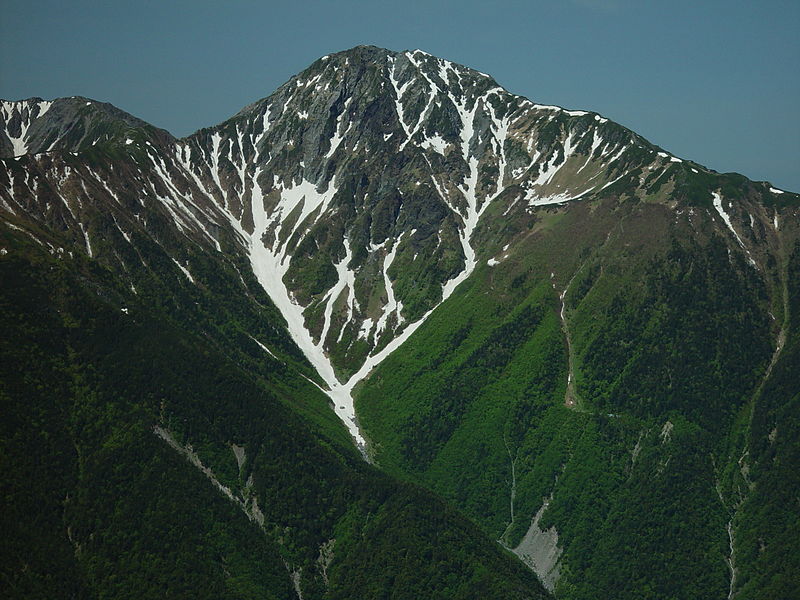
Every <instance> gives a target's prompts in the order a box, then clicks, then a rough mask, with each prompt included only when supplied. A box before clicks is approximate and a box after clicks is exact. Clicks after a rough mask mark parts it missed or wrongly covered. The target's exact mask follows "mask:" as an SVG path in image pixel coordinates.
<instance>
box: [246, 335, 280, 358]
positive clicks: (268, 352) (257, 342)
mask: <svg viewBox="0 0 800 600" xmlns="http://www.w3.org/2000/svg"><path fill="white" fill-rule="evenodd" d="M247 337H249V338H250V339H251V340H253V341H254V342H255V343H256V344H258V346H259V347H260V348H261V349H262V350H263V351H264V352H266V353H267V354H269V355H270V356H271V357H272V358H276V359H277V358H278V357H277V356H275V353H274V352H272V350H270V349H269V348H267V347H266V346H265V345H264V344H262V343H261V342H259V341H258V340H257V339H256V338H254V337H253V336H252V335H248V336H247Z"/></svg>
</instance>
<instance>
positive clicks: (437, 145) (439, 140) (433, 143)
mask: <svg viewBox="0 0 800 600" xmlns="http://www.w3.org/2000/svg"><path fill="white" fill-rule="evenodd" d="M420 146H422V147H423V148H425V149H426V150H429V149H431V148H433V149H434V150H435V151H436V152H438V153H439V154H441V155H442V156H444V151H445V150H446V149H447V142H446V141H445V139H444V138H443V137H442V136H440V135H439V134H438V133H437V134H436V135H434V136H432V137H429V138H425V141H423V142H422V144H420Z"/></svg>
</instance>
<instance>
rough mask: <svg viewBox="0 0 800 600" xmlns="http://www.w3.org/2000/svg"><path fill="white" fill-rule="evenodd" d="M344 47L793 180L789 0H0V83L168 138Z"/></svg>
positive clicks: (794, 31)
mask: <svg viewBox="0 0 800 600" xmlns="http://www.w3.org/2000/svg"><path fill="white" fill-rule="evenodd" d="M359 44H374V45H376V46H381V47H384V48H390V49H392V50H405V49H414V48H421V49H423V50H425V51H427V52H430V53H431V54H434V55H437V56H441V57H442V58H446V59H448V60H452V61H454V62H458V63H462V64H464V65H467V66H470V67H473V68H476V69H478V70H480V71H483V72H485V73H489V74H490V75H492V76H493V77H494V78H495V79H496V80H497V81H498V82H499V83H500V84H501V85H502V86H504V87H505V88H507V89H508V90H509V91H511V92H514V93H517V94H521V95H523V96H527V97H528V98H530V99H531V100H534V101H536V102H540V103H547V104H557V105H560V106H564V107H566V108H580V109H588V110H595V111H598V112H600V113H602V114H603V115H605V116H607V117H610V118H611V119H613V120H615V121H617V122H619V123H621V124H623V125H625V126H627V127H630V128H631V129H633V130H634V131H636V132H638V133H640V134H642V135H643V136H645V137H646V138H648V139H649V140H650V141H652V142H654V143H655V144H658V145H659V146H662V147H663V148H665V149H666V150H668V151H670V152H672V153H674V154H676V155H677V156H680V157H684V158H689V159H692V160H695V161H697V162H699V163H701V164H704V165H706V166H708V167H710V168H712V169H715V170H717V171H723V172H726V171H738V172H740V173H743V174H744V175H747V176H748V177H750V178H751V179H755V180H768V181H771V182H772V183H773V184H774V185H776V186H778V187H781V188H784V189H789V190H792V191H798V192H800V1H798V0H786V1H781V0H760V1H759V0H752V1H738V0H698V1H694V2H690V1H684V0H672V1H663V0H662V1H658V2H656V1H649V0H638V1H637V0H549V1H544V0H541V1H538V0H528V1H522V0H519V1H510V0H497V1H492V0H484V1H483V2H477V1H473V0H462V1H460V2H456V1H440V2H437V1H435V0H428V1H417V0H394V1H391V2H386V1H383V0H364V1H360V0H358V1H357V0H337V1H327V2H322V1H303V0H281V1H262V2H257V1H254V0H251V1H233V0H226V1H223V0H216V1H204V0H195V1H179V0H175V1H170V0H161V1H157V2H151V1H148V0H137V1H135V2H134V1H130V2H128V1H123V0H107V1H104V2H101V1H94V2H90V1H86V0H70V1H68V2H65V1H63V0H60V1H58V2H54V1H50V0H37V1H31V0H0V97H2V98H5V99H7V100H18V99H22V98H28V97H31V96H41V97H43V98H47V99H51V98H55V97H60V96H72V95H81V96H88V97H91V98H94V99H97V100H103V101H107V102H111V103H112V104H115V105H116V106H118V107H120V108H122V109H124V110H126V111H128V112H130V113H132V114H134V115H136V116H138V117H140V118H142V119H145V120H146V121H149V122H150V123H152V124H154V125H157V126H159V127H163V128H165V129H168V130H169V131H170V132H172V133H173V134H175V135H178V136H183V135H187V134H189V133H191V132H192V131H194V130H196V129H199V128H201V127H205V126H209V125H214V124H216V123H218V122H220V121H223V120H224V119H226V118H227V117H229V116H231V115H232V114H234V113H236V112H237V111H238V110H239V109H240V108H241V107H243V106H245V105H246V104H249V103H250V102H252V101H254V100H257V99H259V98H262V97H264V96H267V95H269V94H270V93H271V92H272V91H274V90H275V88H277V87H278V86H279V85H280V84H282V83H283V82H284V81H286V80H287V79H288V78H289V77H291V76H292V75H294V74H295V73H297V72H299V71H301V70H302V69H303V68H305V67H306V66H308V65H309V64H310V63H311V62H313V61H314V60H315V59H317V58H319V57H320V56H322V55H324V54H329V53H331V52H336V51H339V50H344V49H347V48H351V47H353V46H356V45H359Z"/></svg>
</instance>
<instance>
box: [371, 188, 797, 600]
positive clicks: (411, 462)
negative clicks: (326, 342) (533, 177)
mask: <svg viewBox="0 0 800 600" xmlns="http://www.w3.org/2000/svg"><path fill="white" fill-rule="evenodd" d="M612 206H613V205H612V204H610V203H609V202H604V203H595V204H594V206H592V207H591V208H589V209H588V210H586V211H585V212H581V210H579V209H577V208H573V209H572V210H571V211H570V212H569V213H567V214H566V215H565V216H564V217H563V218H561V219H549V220H547V221H545V220H543V221H541V222H540V225H539V227H541V229H539V230H538V231H539V233H538V234H535V235H533V236H530V237H529V238H528V241H527V242H526V244H525V245H524V246H522V247H520V248H518V249H517V253H519V254H524V255H525V259H524V260H515V256H514V255H513V254H512V256H511V257H510V258H508V259H507V260H506V261H504V262H502V263H501V264H500V265H499V266H496V267H494V268H491V269H490V268H483V269H482V270H479V271H478V272H477V273H476V275H475V278H474V279H473V280H471V281H470V282H468V283H466V284H464V285H463V286H462V287H461V288H460V289H459V290H458V291H457V292H456V293H455V294H454V295H453V297H452V298H451V299H449V300H448V302H447V303H445V304H444V305H443V306H442V307H441V309H439V311H437V313H435V314H434V315H432V316H431V317H430V319H429V321H428V322H426V323H425V325H423V327H421V328H420V330H419V331H418V332H417V334H416V335H415V336H414V337H413V338H412V339H411V340H410V341H409V342H408V344H407V345H406V346H404V347H403V348H401V349H400V350H399V351H398V352H397V353H395V354H394V355H392V356H391V357H390V358H388V359H387V360H386V361H385V362H384V363H383V364H382V365H381V366H380V367H379V368H378V369H377V370H376V372H375V373H374V374H373V375H372V377H371V378H370V379H369V380H368V381H367V382H365V384H364V385H363V386H362V388H361V389H360V390H358V396H357V402H358V404H357V406H358V409H359V415H360V417H361V423H362V424H363V425H364V427H365V429H366V432H367V435H368V436H369V438H370V439H371V440H373V451H374V455H375V458H376V461H377V463H378V464H379V465H380V466H382V467H383V468H385V469H386V470H388V471H389V472H391V473H394V474H397V475H398V476H400V477H405V478H407V479H409V480H412V481H416V482H420V483H422V484H424V485H426V486H428V487H430V488H432V489H434V490H435V491H437V492H439V493H440V494H442V495H443V496H444V497H445V498H447V499H449V500H451V501H452V502H454V503H455V505H456V506H458V507H460V508H461V509H462V510H464V511H465V512H466V513H467V514H468V515H469V516H470V517H472V518H473V519H475V520H476V521H477V522H478V523H480V524H481V525H482V526H483V527H484V528H485V529H486V531H487V532H488V533H489V534H490V535H491V536H492V537H494V538H499V539H501V540H502V541H503V543H505V544H506V545H507V546H509V547H514V546H516V545H517V544H518V543H519V541H520V540H521V539H522V536H523V535H524V534H525V532H526V531H527V529H528V527H529V526H530V522H531V518H532V517H533V515H534V514H535V513H536V512H537V511H538V510H539V508H540V507H541V506H542V503H543V501H544V500H545V499H548V500H549V503H548V508H547V509H546V510H545V511H544V514H543V516H542V518H541V520H540V522H539V527H540V528H541V529H547V528H549V527H551V526H553V527H555V528H556V530H557V532H558V536H559V537H558V545H559V547H560V548H561V549H562V550H563V554H562V556H561V560H560V578H559V579H558V583H557V585H556V589H555V592H556V596H557V597H559V598H569V599H589V598H596V597H598V596H600V597H614V598H631V599H633V598H652V599H662V598H663V599H667V598H701V597H703V598H706V597H723V596H725V595H726V594H727V591H728V586H729V584H730V571H729V568H728V565H727V563H726V560H727V558H728V556H729V547H728V543H729V541H728V536H727V532H726V527H727V522H728V519H729V518H730V514H731V513H730V512H729V508H728V507H727V505H726V504H724V503H723V502H722V501H721V500H720V496H719V494H718V486H719V477H720V472H721V470H720V469H721V467H722V465H725V464H727V463H726V462H725V461H726V460H727V459H726V458H725V451H724V450H723V448H725V445H726V444H727V439H728V435H729V433H728V432H729V431H731V430H732V429H733V428H734V426H735V424H736V423H737V422H738V421H737V419H738V418H739V415H740V414H741V413H742V411H743V410H745V409H746V407H747V406H748V404H749V402H750V399H751V397H752V395H753V394H754V393H755V390H756V389H757V387H758V385H759V382H760V381H761V380H762V379H763V377H764V373H765V370H766V367H767V364H768V362H769V357H770V355H771V352H772V341H771V336H772V335H773V334H772V333H771V332H770V321H769V317H768V314H767V311H768V309H769V306H770V301H769V299H768V298H767V293H766V289H765V287H764V283H763V281H762V280H761V279H760V278H759V275H758V273H757V271H756V270H755V269H753V268H752V267H751V266H750V265H749V264H748V263H747V262H746V258H745V257H744V256H743V255H742V254H741V253H738V252H736V253H731V252H729V250H728V248H727V246H726V244H725V242H724V241H723V240H722V239H720V238H719V237H717V236H715V235H710V236H705V237H700V236H696V237H694V238H686V237H683V234H682V232H681V230H680V229H678V228H673V229H672V234H670V235H658V236H653V235H652V230H653V223H654V220H655V221H657V220H658V219H659V218H661V216H660V215H661V213H660V212H659V211H661V210H662V209H661V208H660V207H655V206H652V207H648V206H647V205H631V204H629V205H620V208H617V209H613V210H615V212H616V213H617V214H616V215H615V216H614V218H615V221H616V223H617V225H615V226H614V228H613V229H611V230H610V233H609V234H608V235H606V236H605V237H604V238H600V239H598V240H597V241H592V238H590V237H588V236H587V237H583V236H582V235H581V233H577V232H581V231H586V232H587V233H588V232H589V231H592V232H594V233H592V235H594V234H595V233H601V232H602V223H603V222H604V220H605V219H606V214H608V213H607V212H606V211H607V210H608V209H609V208H611V207H612ZM547 218H548V217H545V219H547ZM584 219H586V220H588V219H592V220H593V222H594V227H593V228H592V229H591V230H590V229H588V228H587V229H582V227H581V226H582V224H583V225H585V221H582V220H584ZM568 231H569V232H576V233H575V234H574V235H573V236H572V237H570V238H569V239H570V242H571V246H565V245H563V243H561V242H560V240H561V239H562V238H563V236H564V235H565V233H566V232H568ZM666 231H669V229H667V230H666ZM584 235H585V234H584ZM539 265H540V266H539ZM795 268H797V267H795ZM551 270H552V271H553V272H554V278H551V276H550V272H551ZM573 274H575V277H574V279H571V277H572V275H573ZM567 283H569V285H568V291H567V294H566V297H565V302H566V310H565V315H566V319H567V327H569V330H570V336H571V339H572V345H573V351H574V353H575V373H574V377H575V379H576V384H577V394H578V397H579V400H580V402H579V407H580V409H579V410H570V409H568V408H566V407H565V406H564V399H565V390H566V379H567V370H566V369H567V348H566V344H565V340H564V332H563V330H562V324H561V321H560V319H559V312H560V308H561V307H560V302H559V300H558V294H559V293H560V291H561V290H563V287H565V286H567ZM554 288H557V289H554ZM792 293H794V294H796V292H794V291H793V292H792ZM786 352H787V354H786V356H785V357H784V358H783V359H782V360H786V361H790V360H793V357H790V352H791V347H790V346H787V351H786ZM779 364H782V363H779ZM794 364H795V365H796V364H797V363H796V360H795V363H794ZM779 372H780V371H779V369H778V367H777V366H776V371H775V379H771V381H774V382H775V385H778V386H780V388H781V389H789V388H790V387H791V386H790V385H789V384H788V383H785V382H784V383H779V382H778V380H777V377H778V373H779ZM770 389H771V388H770V387H765V389H764V392H763V393H764V394H766V393H767V391H768V390H770ZM778 398H779V399H776V402H777V404H776V407H775V409H774V410H780V411H782V412H781V413H780V414H781V415H784V416H785V412H783V411H787V410H791V408H789V407H790V406H791V402H789V403H786V400H785V399H784V397H782V396H779V397H778ZM756 406H759V404H758V403H757V404H756ZM778 406H780V407H781V408H780V409H778V408H777V407H778ZM765 408H766V407H765ZM756 414H759V411H758V409H757V411H756ZM775 420H777V415H772V416H770V421H775ZM764 427H767V425H764ZM770 427H774V426H770ZM781 427H782V425H778V431H779V432H780V431H781ZM788 427H789V426H788V425H787V428H788ZM770 430H771V429H770ZM768 434H769V431H767V432H766V434H764V437H762V438H760V439H762V440H763V439H765V438H768ZM780 435H781V434H780V433H779V434H778V436H780ZM773 437H775V436H774V435H773ZM778 439H780V438H778ZM794 439H796V434H795V433H793V432H791V433H787V435H786V437H785V438H784V440H785V442H784V443H785V444H786V446H783V448H784V450H782V452H784V453H786V454H785V455H786V456H787V458H788V456H790V455H792V454H793V451H792V450H789V446H790V445H791V443H792V442H791V441H790V440H794ZM776 445H777V446H776ZM780 447H781V446H780V443H779V442H775V444H772V448H771V450H770V452H776V451H780V450H777V448H780ZM738 458H739V456H736V457H735V458H734V459H733V460H735V459H738ZM763 464H764V462H760V463H759V465H763ZM791 464H795V462H794V460H793V462H792V463H791ZM762 468H764V467H762ZM766 472H767V473H769V475H770V476H773V477H774V476H777V474H776V473H774V472H773V471H771V470H770V469H767V471H766ZM782 474H783V473H782ZM765 476H766V475H765ZM786 478H787V479H788V480H789V482H788V483H786V484H781V486H782V487H781V488H780V489H783V490H785V492H784V494H783V496H781V497H783V498H784V499H785V498H787V497H789V496H791V492H790V491H789V490H790V489H793V488H792V486H796V485H797V484H796V483H792V482H793V481H794V479H793V477H790V476H786ZM757 489H760V490H761V492H760V493H761V494H770V495H771V494H772V493H773V490H771V489H765V488H757ZM512 490H513V519H512V518H511V516H512V514H511V511H512V507H511V498H512ZM756 496H757V494H755V495H751V496H750V497H749V498H750V499H749V500H748V502H749V503H754V502H755V501H754V500H753V498H754V497H756ZM772 498H773V499H772V500H771V502H772V503H774V502H775V499H774V498H775V497H774V496H772ZM759 499H761V498H759ZM747 506H750V504H745V505H743V507H742V509H741V510H740V511H739V513H738V514H739V515H740V516H739V517H737V519H738V520H737V521H736V524H737V526H739V527H741V525H740V523H742V522H744V519H745V518H746V517H744V516H742V515H744V514H746V511H747V510H754V509H752V508H751V509H748V508H746V507H747ZM770 510H772V508H770V509H764V510H763V513H759V514H762V515H763V517H762V518H766V515H767V514H770V513H769V511H770ZM779 514H782V515H783V520H782V521H781V523H780V525H779V526H772V525H771V526H770V527H767V528H766V530H767V531H772V532H774V534H773V535H774V536H775V538H774V539H775V541H774V542H773V546H772V548H773V549H775V551H777V548H791V543H785V542H786V535H790V534H788V533H785V532H786V531H788V530H791V527H792V524H794V523H796V521H794V520H793V519H796V515H797V511H796V510H793V509H787V510H784V511H782V512H781V511H779ZM737 535H738V536H739V537H737V538H736V540H737V541H736V543H737V544H739V543H741V544H742V545H745V544H749V548H750V549H754V550H756V551H757V549H756V547H755V545H754V541H755V538H754V537H753V536H754V535H757V534H755V533H750V534H747V535H746V534H745V533H744V531H742V533H741V534H737ZM740 538H741V540H740ZM759 539H763V538H759ZM741 552H742V553H744V552H745V551H744V549H742V550H741ZM798 555H800V554H797V553H795V554H793V555H790V556H791V558H789V557H781V558H780V559H778V558H777V557H775V559H774V560H775V563H771V566H770V568H769V571H768V572H770V573H773V574H774V575H771V576H770V577H771V579H770V581H771V582H772V583H770V584H768V586H772V587H771V588H770V589H773V588H774V589H775V590H781V592H782V593H785V591H786V590H789V589H792V588H791V587H790V582H791V581H792V579H791V575H790V574H791V573H792V570H791V565H793V564H796V559H795V558H794V557H795V556H798ZM736 560H737V561H745V560H747V561H751V562H749V563H748V564H749V565H753V564H754V563H758V560H756V559H755V558H754V557H752V556H747V558H740V557H739V556H738V555H737V557H736ZM764 560H767V557H766V556H765V557H764ZM754 569H755V568H752V567H748V568H744V567H743V568H741V569H740V574H739V580H737V581H738V583H737V588H738V587H741V589H742V593H743V594H744V592H745V590H755V589H756V588H757V586H759V585H765V579H764V578H763V577H756V575H755V573H756V572H757V571H755V570H754ZM745 573H747V575H745ZM751 573H752V574H751ZM745 577H755V578H756V579H755V581H757V583H755V581H753V582H752V583H747V582H746V581H745ZM748 581H749V580H748ZM748 586H749V587H748ZM749 593H750V594H752V593H753V592H752V591H750V592H749ZM771 593H772V592H771ZM774 594H776V595H774V596H768V597H788V596H786V595H784V596H780V595H779V593H778V592H777V591H776V592H774ZM742 597H760V596H758V595H757V594H756V595H755V596H746V595H743V596H742ZM765 597H767V596H765Z"/></svg>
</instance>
